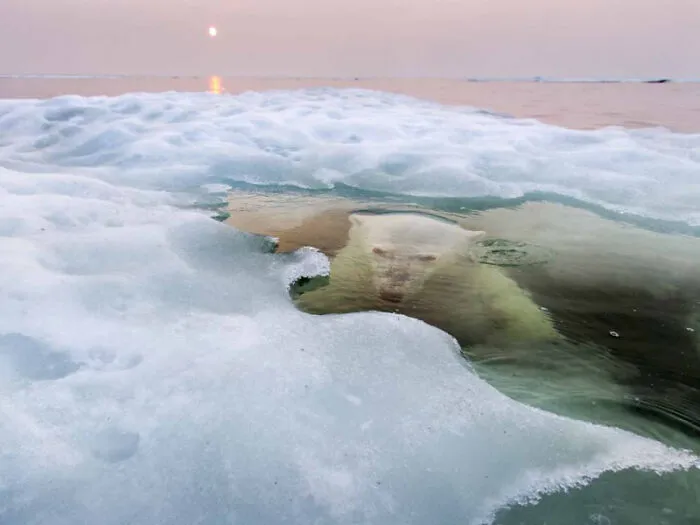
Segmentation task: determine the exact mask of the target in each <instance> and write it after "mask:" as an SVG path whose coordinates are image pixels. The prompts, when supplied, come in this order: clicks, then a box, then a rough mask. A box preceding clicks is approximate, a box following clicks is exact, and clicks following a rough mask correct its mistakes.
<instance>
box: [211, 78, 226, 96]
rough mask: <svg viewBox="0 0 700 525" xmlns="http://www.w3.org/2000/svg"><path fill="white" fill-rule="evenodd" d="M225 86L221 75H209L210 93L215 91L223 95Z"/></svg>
mask: <svg viewBox="0 0 700 525" xmlns="http://www.w3.org/2000/svg"><path fill="white" fill-rule="evenodd" d="M223 90H224V88H223V85H222V83H221V77H219V76H211V77H209V93H214V94H216V95H221V93H222V92H223Z"/></svg>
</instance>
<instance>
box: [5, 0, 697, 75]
mask: <svg viewBox="0 0 700 525" xmlns="http://www.w3.org/2000/svg"><path fill="white" fill-rule="evenodd" d="M210 25H215V26H216V27H217V28H218V31H219V34H218V36H217V37H216V38H215V39H211V38H210V37H209V36H208V34H207V29H208V27H209V26H210ZM0 73H3V74H37V73H43V74H158V75H200V74H201V75H214V74H215V75H245V76H248V75H261V76H319V77H354V76H361V77H367V76H375V77H376V76H379V77H397V76H399V77H403V76H411V77H520V76H536V75H541V76H548V77H559V78H571V77H608V78H640V77H642V78H647V77H673V78H695V79H698V78H700V0H343V1H341V0H0Z"/></svg>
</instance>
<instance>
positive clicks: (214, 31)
mask: <svg viewBox="0 0 700 525" xmlns="http://www.w3.org/2000/svg"><path fill="white" fill-rule="evenodd" d="M218 34H219V32H218V31H217V29H216V28H215V27H214V26H209V36H210V37H212V38H214V37H215V36H216V35H218Z"/></svg>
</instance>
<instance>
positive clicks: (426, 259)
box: [416, 255, 437, 262]
mask: <svg viewBox="0 0 700 525" xmlns="http://www.w3.org/2000/svg"><path fill="white" fill-rule="evenodd" d="M416 259H418V260H419V261H423V262H431V261H434V260H435V259H437V257H435V256H434V255H417V256H416Z"/></svg>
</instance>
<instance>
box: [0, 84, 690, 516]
mask: <svg viewBox="0 0 700 525" xmlns="http://www.w3.org/2000/svg"><path fill="white" fill-rule="evenodd" d="M235 192H257V193H259V194H260V193H262V194H265V193H270V194H275V195H280V194H282V195H285V196H286V197H288V198H291V199H294V198H295V196H297V195H303V196H306V197H308V196H310V195H311V196H314V197H315V198H330V197H338V198H352V199H354V200H360V201H363V202H366V203H371V202H374V201H377V200H378V199H383V200H391V202H393V203H395V204H396V205H397V206H399V205H409V204H410V205H419V206H421V207H423V208H425V209H429V210H433V211H439V212H451V213H452V212H462V211H465V210H466V211H470V210H472V211H479V212H483V211H489V210H499V209H512V208H514V207H515V208H516V209H517V207H518V206H523V205H527V204H529V203H553V204H556V205H562V206H565V207H567V208H571V209H575V210H583V211H585V212H586V213H590V214H592V216H595V217H599V218H601V219H605V220H606V221H611V222H612V223H615V224H618V225H620V228H622V229H624V228H628V229H631V230H634V231H635V232H638V231H641V232H646V233H648V234H649V235H650V236H651V235H652V234H653V235H656V236H657V237H653V239H654V241H653V243H654V246H658V250H657V251H653V250H652V251H649V250H647V251H646V252H644V253H645V254H647V255H645V257H647V258H649V259H650V260H651V259H653V260H654V261H655V262H654V264H655V266H654V272H652V273H649V274H648V275H647V274H645V278H644V279H645V280H647V279H650V280H654V279H655V278H657V277H659V276H660V277H659V278H660V279H661V277H663V279H661V281H663V283H664V286H666V288H664V291H663V293H662V291H659V292H658V294H659V295H654V296H653V297H652V298H651V299H649V300H648V301H647V302H646V303H645V305H652V306H653V308H655V309H656V310H653V311H652V313H653V315H652V318H654V319H661V318H662V317H663V315H662V314H663V311H664V308H665V309H666V310H669V309H670V308H671V307H672V306H673V305H677V304H680V302H682V309H681V307H680V306H679V307H678V308H679V311H680V310H682V315H681V314H679V316H680V317H678V318H679V319H680V318H681V317H682V319H681V321H678V319H677V318H676V317H673V319H670V318H669V319H670V320H668V321H666V320H665V318H664V320H663V322H662V321H659V326H661V325H662V324H664V323H667V324H672V323H675V322H677V321H678V322H682V324H681V325H679V330H681V331H682V332H683V333H684V334H685V335H684V336H683V337H684V339H683V340H682V342H681V338H680V337H676V336H675V335H673V334H676V332H673V331H670V332H658V333H660V334H661V336H659V337H658V338H656V339H654V340H653V341H652V340H642V341H641V342H635V343H634V344H635V345H637V344H639V345H641V346H640V348H642V347H643V348H644V352H642V355H641V356H640V357H639V358H638V361H639V362H644V363H646V365H648V359H647V357H646V356H647V355H652V354H653V355H665V356H667V357H668V359H666V360H659V361H653V362H652V364H653V366H652V367H651V368H652V370H651V372H650V371H649V366H646V365H645V366H646V367H645V366H642V365H640V364H639V363H637V362H635V363H633V364H634V365H635V367H636V368H635V370H636V373H638V374H639V375H644V374H650V376H649V377H652V376H653V377H652V379H650V380H649V381H647V383H644V385H645V388H650V389H651V390H652V391H653V389H654V388H655V386H654V385H656V384H658V382H659V381H661V380H662V379H663V381H665V383H664V388H665V389H668V391H669V392H671V393H670V394H669V395H668V397H664V398H663V399H661V398H655V401H654V403H655V408H656V409H657V410H656V412H657V413H658V412H659V410H658V408H659V407H661V408H663V411H665V414H664V415H665V416H672V415H678V417H677V418H676V419H677V420H678V421H680V423H679V424H678V425H674V424H672V423H669V421H671V420H673V417H665V418H662V420H661V422H659V423H654V425H656V426H648V427H647V426H644V425H636V424H632V423H630V421H632V420H631V419H630V420H629V421H623V420H622V419H620V420H619V421H616V420H615V419H614V418H613V419H610V418H607V419H606V418H603V417H598V416H597V415H596V414H597V412H596V411H595V410H592V412H586V415H585V417H584V415H583V412H577V411H574V410H571V411H568V410H566V409H564V410H556V409H555V406H556V405H557V403H553V404H552V406H551V407H549V406H546V403H544V404H543V403H538V402H537V399H536V398H537V396H534V397H533V395H531V394H533V393H535V394H536V393H537V392H540V389H542V391H543V392H544V391H546V387H547V383H550V382H557V381H558V383H557V388H556V389H555V390H554V391H555V392H557V393H558V394H557V395H558V396H560V397H561V398H562V399H564V398H566V396H567V385H566V381H562V378H563V377H564V378H565V377H567V375H566V374H573V375H571V376H568V377H572V378H573V377H574V376H575V374H576V371H573V372H572V370H571V368H567V369H565V370H564V369H561V370H559V371H557V369H556V366H557V362H554V361H552V362H548V353H547V352H546V351H543V350H542V349H539V353H537V354H536V355H537V356H538V358H540V359H541V364H542V372H541V373H540V371H537V373H535V374H534V375H533V374H532V373H531V374H529V375H527V377H526V378H525V379H523V380H522V381H521V382H518V381H519V380H518V372H519V370H520V369H519V368H518V366H517V365H518V363H519V361H518V360H517V359H516V360H515V364H516V366H514V367H511V368H509V369H507V374H504V373H503V372H502V371H501V370H497V369H494V368H490V367H489V366H488V362H487V361H484V362H485V363H486V364H480V363H478V362H475V361H472V360H471V359H470V358H469V352H468V351H467V352H466V354H467V356H466V358H465V349H464V348H461V347H460V345H459V344H458V342H457V341H456V340H455V338H453V337H452V336H451V335H450V334H447V333H445V332H444V331H441V330H439V329H438V328H435V327H433V326H430V325H429V324H426V323H424V322H422V321H420V320H417V319H412V318H411V317H409V316H405V315H400V314H397V313H393V312H388V311H384V312H381V311H364V312H353V313H344V314H329V315H320V316H319V315H312V314H311V313H307V312H304V311H303V310H300V309H299V308H297V307H296V305H295V304H294V302H293V300H292V298H291V297H290V294H289V287H290V285H292V284H293V283H294V282H296V281H297V280H298V279H299V278H302V277H314V276H320V275H327V274H328V273H329V269H330V263H329V260H328V258H327V257H326V256H325V255H323V254H322V253H321V252H319V251H318V250H315V249H313V248H312V247H308V248H301V249H300V250H298V251H295V252H293V253H285V254H283V253H276V252H275V251H274V242H273V240H271V239H269V238H266V237H261V236H259V235H253V234H251V233H247V232H244V231H240V230H237V229H236V228H234V227H232V226H230V225H227V224H223V223H222V222H221V220H222V218H223V216H222V214H223V210H225V208H226V206H227V205H228V199H229V198H230V195H231V194H232V193H235ZM217 219H218V220H217ZM543 220H544V219H543ZM546 227H547V225H546V224H545V225H543V226H542V228H545V229H546ZM585 229H586V228H585V224H582V225H581V231H584V230H585ZM625 231H626V230H625ZM646 233H645V234H644V235H646ZM634 235H637V234H636V233H635V234H634ZM640 235H642V234H640ZM572 236H575V235H574V234H572ZM698 236H700V85H699V84H693V83H667V84H647V83H606V84H599V83H547V82H538V83H528V82H520V83H513V82H510V83H509V82H467V81H447V80H408V79H403V80H383V79H348V80H341V79H241V78H238V79H236V78H225V77H224V78H220V77H201V78H130V77H121V78H81V79H77V78H16V77H4V78H0V523H2V524H3V525H5V524H7V525H20V524H21V525H34V524H36V525H39V524H41V525H54V524H55V525H64V524H65V525H68V524H70V525H73V524H78V523H101V524H104V525H112V524H114V525H116V524H124V523H129V524H134V525H139V524H149V525H154V524H163V525H166V524H167V525H185V524H187V525H191V524H194V523H201V524H207V525H208V524H234V523H235V524H241V523H242V524H251V525H255V524H265V525H274V524H282V523H285V524H289V523H295V524H296V523H298V524H308V523H316V524H339V525H340V524H350V523H352V524H360V523H362V524H380V525H390V524H397V525H399V524H401V525H403V524H421V525H423V524H428V523H430V524H441V525H442V524H445V525H447V524H457V523H460V524H499V525H506V524H508V525H510V524H512V525H516V524H523V525H540V524H543V523H556V524H558V525H567V524H571V525H603V524H605V525H607V524H611V525H628V524H629V525H638V524H642V525H646V524H648V525H652V524H654V525H658V524H666V525H686V524H687V525H691V524H694V523H697V522H698V520H700V503H698V501H700V492H699V491H700V489H699V488H698V487H700V470H699V467H700V460H699V459H698V454H699V453H700V443H699V441H698V437H697V436H698V435H697V433H696V431H697V428H700V427H698V426H697V425H698V422H699V421H700V419H698V418H696V416H697V414H698V413H699V412H698V407H699V406H700V404H698V403H699V402H698V399H700V398H698V396H697V393H698V390H697V388H698V384H699V382H700V374H698V370H700V367H698V365H697V361H698V360H699V359H700V342H699V341H700V340H698V339H697V337H696V335H697V334H698V333H700V306H698V305H700V294H699V290H700V288H697V289H696V288H694V286H696V284H698V283H700V278H699V277H698V270H697V266H700V261H698V265H697V266H696V265H695V264H694V263H693V261H692V260H690V262H689V261H688V259H687V257H686V258H685V259H684V258H683V256H686V251H685V247H686V246H689V247H694V246H697V243H698ZM625 238H626V237H625V236H624V235H623V236H621V237H620V239H622V243H623V244H624V242H625V241H624V240H625ZM639 238H640V239H641V238H642V237H639ZM643 238H644V239H647V237H643ZM648 238H649V239H651V238H652V237H648ZM649 242H650V243H651V242H652V241H649ZM575 244H576V242H575V240H574V242H572V245H575ZM669 247H673V250H672V249H671V248H669ZM647 248H648V246H647ZM608 249H609V250H611V251H615V250H616V248H615V247H609V248H608ZM620 253H622V252H620ZM650 253H651V254H652V255H648V254H650ZM689 253H692V250H691V251H690V252H689ZM654 254H655V255H654ZM594 255H595V254H594ZM605 256H606V254H605V253H601V260H604V259H605ZM630 260H631V258H630ZM645 261H646V259H645ZM645 264H646V263H645ZM637 266H639V265H637ZM637 266H635V264H633V263H631V264H630V268H637ZM647 270H648V267H647V266H645V271H647ZM630 271H631V270H630ZM669 275H671V276H672V277H673V279H671V278H670V277H669V278H668V279H667V277H668V276H669ZM331 278H332V275H331ZM538 282H540V283H541V282H543V281H542V279H540V281H538ZM635 282H636V281H635ZM540 291H541V290H540ZM618 292H619V293H622V292H620V291H619V290H618V291H617V292H616V293H617V294H618V295H619V293H618ZM627 292H629V290H626V291H625V293H627ZM664 294H665V295H664ZM674 294H675V295H674ZM541 295H542V296H543V297H545V296H546V293H544V292H541ZM652 295H653V294H652ZM668 297H673V298H677V301H676V302H675V303H674V302H669V300H668ZM612 299H614V297H612V296H611V300H612ZM646 300H647V299H645V301H646ZM649 301H651V302H649ZM664 301H666V302H664ZM557 304H561V302H558V303H557ZM669 311H670V310H669ZM674 311H675V310H674ZM581 315H584V314H583V313H581ZM586 315H589V314H586ZM591 318H592V317H590V315H589V317H586V320H587V321H586V322H588V321H589V320H590V319H591ZM566 322H568V323H569V325H567V326H572V325H575V324H576V318H574V319H573V321H572V320H571V319H568V318H567V321H566ZM630 326H632V325H630ZM664 326H665V324H664ZM674 326H675V325H674ZM615 329H616V327H611V329H610V332H611V335H610V336H609V337H612V338H614V339H617V338H620V336H622V339H624V337H626V336H628V334H627V333H624V332H623V333H622V334H619V333H617V331H615ZM618 330H619V328H618ZM613 332H614V333H613ZM577 333H583V332H577ZM668 334H671V335H668ZM657 335H658V334H657ZM645 337H646V336H645ZM647 339H648V338H647ZM576 342H577V343H582V341H576ZM583 343H585V341H583ZM681 343H682V346H681ZM644 344H646V346H644ZM633 346H634V345H633ZM679 349H680V350H679ZM467 350H468V349H467ZM496 350H497V349H494V351H496ZM681 350H682V351H681ZM626 351H627V352H629V349H626ZM640 352H641V351H640ZM674 352H675V353H674ZM490 357H492V358H493V357H494V356H490ZM645 360H647V361H645ZM530 361H531V359H530ZM669 363H671V364H669ZM529 366H530V368H532V363H531V362H530V363H529ZM567 366H570V362H567ZM582 366H584V365H582ZM665 367H666V368H668V370H667V369H666V368H665ZM552 370H554V372H553V373H554V376H557V373H558V374H559V375H558V376H557V377H555V378H554V379H553V378H552V376H551V373H552ZM656 371H660V372H659V377H661V376H662V375H663V374H666V375H664V376H663V378H662V379H659V377H657V376H656V375H654V372H656ZM545 372H547V373H545ZM538 373H539V375H538ZM547 374H550V375H547ZM506 376H507V377H506ZM513 378H515V379H513ZM538 378H539V379H538ZM642 379H644V378H642ZM639 382H640V381H637V383H639ZM642 382H643V381H642ZM635 384H636V383H635ZM669 384H670V386H669ZM601 385H602V383H601ZM607 386H610V385H607V384H606V385H605V387H607ZM603 387H604V386H600V388H603ZM674 389H675V390H674ZM677 390H682V391H683V392H684V394H683V396H680V397H678V396H676V395H675V392H676V391H677ZM586 392H588V394H590V392H591V390H590V388H588V389H587V390H586ZM664 392H666V390H664ZM686 392H689V393H687V395H686V394H685V393H686ZM548 395H551V392H549V394H548ZM621 395H626V394H621ZM679 399H680V400H681V401H678V400H679ZM555 401H558V400H555ZM550 408H551V410H550ZM621 414H622V413H621ZM623 417H624V416H622V415H621V416H620V418H623ZM629 417H630V418H632V417H633V416H629ZM667 428H668V429H669V430H668V431H666V430H664V429H667ZM670 429H672V430H670Z"/></svg>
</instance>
